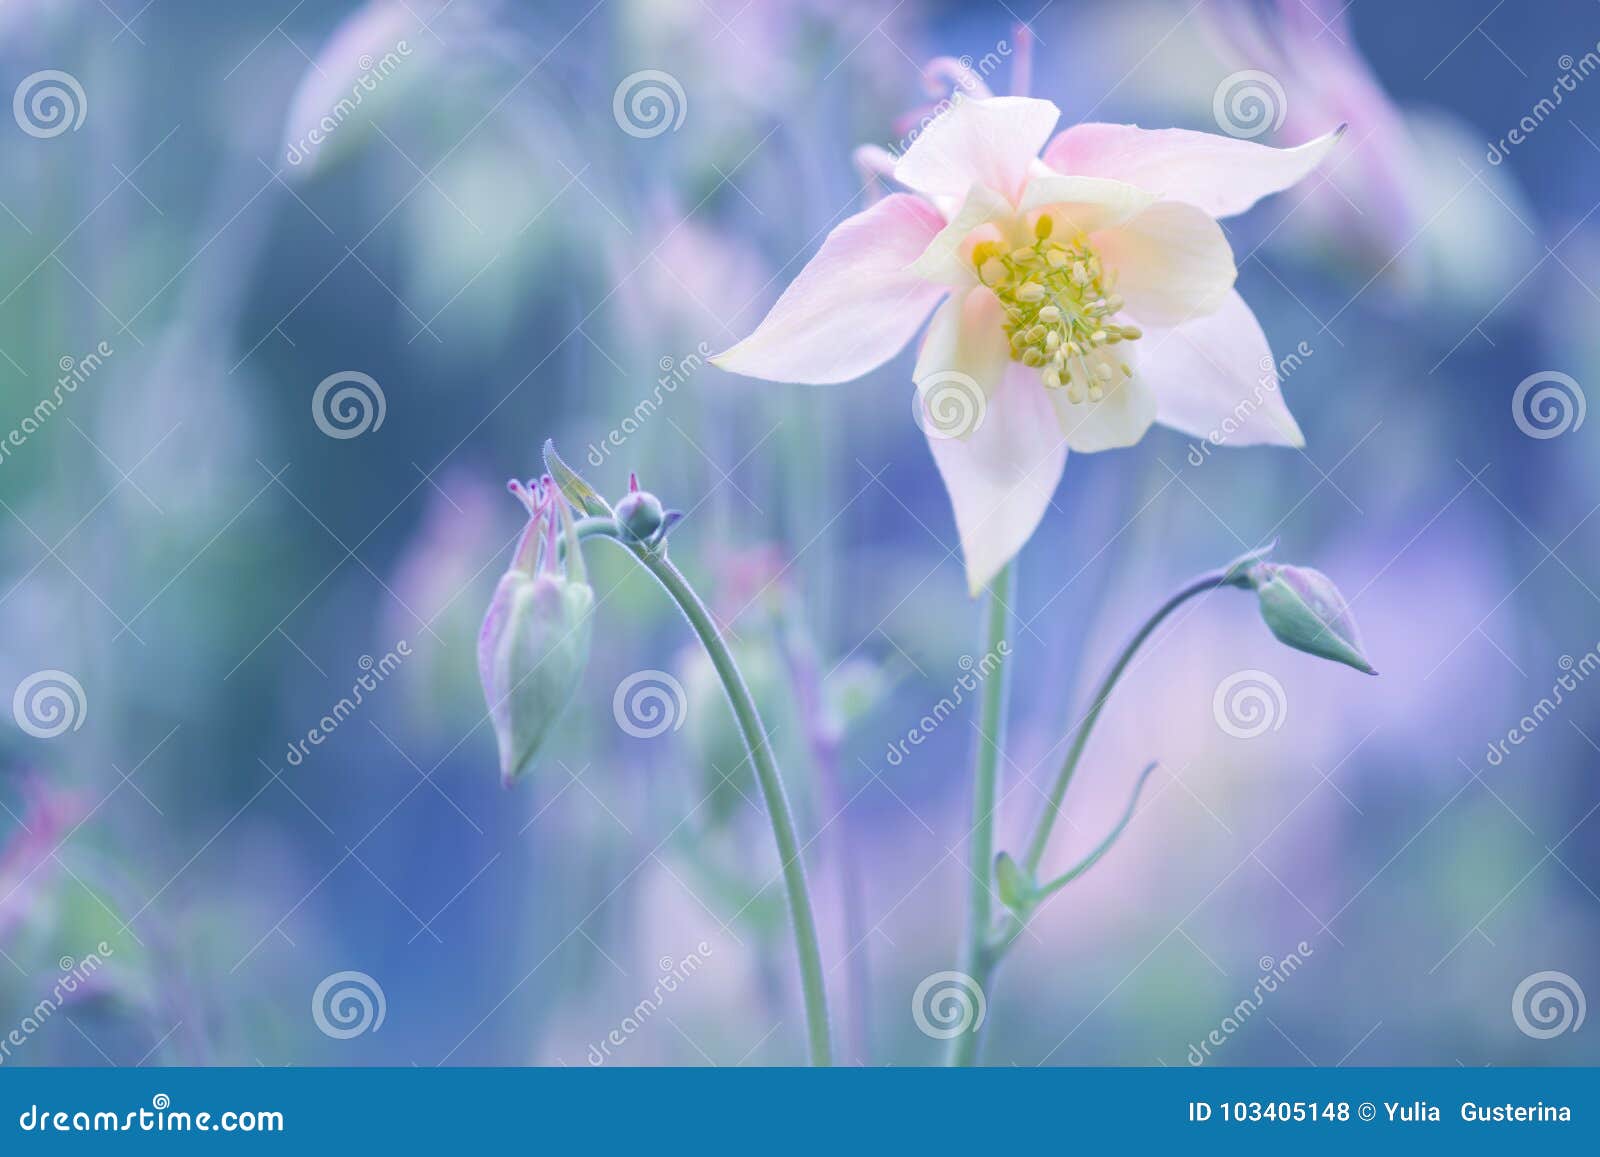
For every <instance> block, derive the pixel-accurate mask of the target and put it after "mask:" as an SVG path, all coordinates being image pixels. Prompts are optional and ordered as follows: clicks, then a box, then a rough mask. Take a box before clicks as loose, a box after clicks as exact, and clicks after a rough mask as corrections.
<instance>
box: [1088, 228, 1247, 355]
mask: <svg viewBox="0 0 1600 1157" xmlns="http://www.w3.org/2000/svg"><path fill="white" fill-rule="evenodd" d="M1090 240H1091V242H1092V243H1093V245H1094V247H1095V249H1096V251H1098V252H1099V254H1100V260H1101V261H1102V262H1103V263H1104V264H1105V265H1106V266H1107V267H1108V268H1110V269H1114V270H1115V271H1116V273H1117V283H1116V291H1117V292H1118V293H1120V294H1121V295H1122V297H1123V299H1124V300H1125V301H1126V302H1127V303H1128V305H1127V308H1128V312H1129V313H1130V314H1132V315H1133V316H1134V317H1135V318H1137V319H1138V320H1139V321H1140V322H1141V323H1142V324H1146V325H1161V326H1174V325H1181V324H1182V323H1184V322H1186V321H1189V320H1190V319H1192V318H1196V317H1201V316H1203V315H1205V314H1208V313H1210V312H1212V311H1213V310H1215V309H1216V308H1217V307H1218V306H1220V305H1221V304H1222V302H1223V300H1224V299H1225V298H1226V297H1227V295H1228V291H1229V290H1230V289H1232V288H1233V282H1234V279H1235V278H1236V277H1237V276H1238V270H1237V269H1236V268H1235V267H1234V264H1233V249H1232V248H1231V247H1230V246H1229V245H1228V239H1227V238H1226V237H1224V236H1223V235H1222V227H1221V226H1220V225H1218V224H1217V223H1216V221H1215V220H1213V219H1212V218H1211V217H1209V216H1208V215H1206V214H1205V213H1204V212H1202V211H1201V210H1199V209H1196V208H1195V207H1194V206H1193V205H1188V204H1185V203H1183V202H1181V201H1158V202H1156V203H1155V204H1154V205H1152V206H1150V208H1148V209H1146V210H1145V211H1144V212H1143V213H1141V214H1139V216H1137V217H1135V218H1134V219H1133V220H1132V221H1129V222H1128V223H1127V224H1126V225H1120V226H1118V227H1117V228H1115V229H1107V230H1106V231H1105V232H1103V233H1097V234H1095V235H1094V236H1093V237H1092V238H1091V239H1090Z"/></svg>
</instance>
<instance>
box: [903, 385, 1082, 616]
mask: <svg viewBox="0 0 1600 1157" xmlns="http://www.w3.org/2000/svg"><path fill="white" fill-rule="evenodd" d="M928 446H929V448H930V449H931V450H932V451H933V460H934V462H935V463H936V464H937V465H938V467H939V474H940V476H941V477H943V478H944V485H945V489H946V490H947V491H949V494H950V505H951V506H952V507H953V508H954V510H955V516H956V529H957V531H958V532H959V533H960V536H961V551H962V554H963V555H964V556H965V557H966V564H967V589H968V590H969V591H970V592H971V593H972V594H974V595H976V594H977V593H978V592H979V591H981V590H982V589H983V588H984V587H985V586H987V585H988V583H989V581H990V580H991V579H992V578H994V576H995V575H996V574H997V573H998V572H999V570H1000V568H1001V567H1002V566H1004V565H1005V564H1006V563H1008V562H1010V561H1011V559H1012V558H1013V557H1014V556H1015V555H1016V553H1017V552H1018V551H1019V550H1021V549H1022V546H1023V544H1024V543H1026V542H1027V541H1028V539H1029V538H1030V537H1032V535H1033V532H1034V529H1035V528H1036V527H1037V526H1038V525H1039V520H1040V519H1041V518H1043V517H1044V512H1045V510H1046V509H1047V508H1048V507H1049V505H1050V498H1051V496H1052V495H1054V494H1055V490H1056V483H1058V482H1059V481H1060V480H1061V470H1062V468H1063V467H1064V466H1065V465H1066V461H1067V444H1066V441H1065V440H1064V439H1063V438H1062V437H1061V434H1060V431H1059V430H1058V429H1057V428H1056V423H1055V420H1054V415H1052V414H1051V412H1050V403H1049V401H1048V400H1046V398H1045V391H1044V387H1043V386H1041V385H1040V384H1039V374H1038V372H1037V371H1036V370H1031V369H1028V368H1027V367H1025V366H1021V365H1015V364H1014V365H1012V366H1011V368H1010V369H1009V370H1007V372H1006V374H1005V376H1004V377H1003V379H1002V380H1001V382H1000V385H999V388H998V389H997V390H995V392H994V395H993V396H992V397H991V398H990V399H989V401H988V404H987V406H986V407H985V409H984V413H983V421H982V422H981V423H980V424H979V426H978V428H977V429H976V430H975V431H974V432H973V433H972V435H971V436H970V437H968V438H965V439H959V438H943V437H938V436H933V435H930V436H929V438H928Z"/></svg>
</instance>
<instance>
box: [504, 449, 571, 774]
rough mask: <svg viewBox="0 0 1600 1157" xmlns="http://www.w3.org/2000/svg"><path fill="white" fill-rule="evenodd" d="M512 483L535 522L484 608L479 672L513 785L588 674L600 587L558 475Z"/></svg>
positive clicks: (523, 538) (527, 530)
mask: <svg viewBox="0 0 1600 1157" xmlns="http://www.w3.org/2000/svg"><path fill="white" fill-rule="evenodd" d="M508 488H509V489H510V490H511V492H512V493H513V494H515V495H516V496H517V498H518V499H519V500H520V501H521V502H522V504H523V506H525V507H526V508H527V510H528V516H529V518H528V527H527V529H526V530H525V531H524V532H523V535H522V539H521V541H520V542H519V543H518V544H517V552H516V555H515V556H514V557H513V558H512V560H511V567H510V569H509V570H507V571H506V573H505V574H504V575H503V576H502V577H501V579H500V585H499V586H497V587H496V588H495V592H494V599H493V600H492V601H491V602H490V604H489V613H488V614H487V615H486V616H484V620H483V630H482V631H481V632H480V633H479V635H478V674H479V677H480V678H481V679H482V681H483V693H484V697H485V698H486V699H487V701H488V704H489V718H490V719H491V720H492V721H493V723H494V731H495V737H496V738H497V739H498V740H499V743H500V777H501V780H502V781H503V782H504V783H505V784H506V785H507V786H510V785H511V784H512V783H513V782H515V781H516V780H517V779H518V778H520V777H521V776H522V775H523V774H524V773H526V772H527V771H528V769H529V768H530V767H531V766H532V765H533V761H534V757H535V756H536V755H537V754H538V752H539V748H540V746H541V745H542V744H543V743H544V740H545V737H546V736H547V735H548V734H549V732H550V729H551V728H552V727H553V726H554V725H555V723H556V721H557V720H558V719H559V718H560V717H561V714H562V712H563V711H564V710H565V709H566V706H567V703H568V702H569V701H570V700H571V699H572V695H573V692H574V691H575V690H576V689H577V686H578V681H579V679H580V678H581V677H582V675H583V669H584V667H585V665H586V664H587V663H588V660H589V639H590V635H591V633H592V620H593V613H594V589H593V588H592V587H590V586H589V584H588V582H587V581H586V580H585V576H584V569H583V555H582V554H581V553H580V551H579V548H578V539H577V534H576V533H575V532H574V530H573V524H572V514H571V511H570V510H569V509H568V507H567V502H566V500H565V499H564V498H563V497H562V495H561V492H560V490H558V489H557V488H556V486H555V484H554V483H553V482H552V481H551V480H550V478H549V477H548V476H547V477H545V478H544V479H542V480H541V481H540V482H539V483H538V484H537V485H536V486H534V487H533V488H531V489H530V488H529V487H525V486H523V485H522V483H520V482H517V481H512V482H510V483H508ZM563 537H564V538H565V547H566V550H565V557H563V552H562V549H561V548H562V545H563V543H562V538H563Z"/></svg>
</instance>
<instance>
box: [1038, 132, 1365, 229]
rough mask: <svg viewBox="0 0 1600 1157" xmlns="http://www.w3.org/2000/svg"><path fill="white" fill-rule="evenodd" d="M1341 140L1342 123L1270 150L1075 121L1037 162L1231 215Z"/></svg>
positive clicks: (1204, 136)
mask: <svg viewBox="0 0 1600 1157" xmlns="http://www.w3.org/2000/svg"><path fill="white" fill-rule="evenodd" d="M1342 135H1344V126H1343V125H1341V126H1339V127H1338V128H1337V129H1335V130H1333V131H1332V132H1331V133H1325V134H1324V135H1322V136H1320V137H1318V138H1317V139H1316V140H1313V141H1309V142H1307V143H1306V144H1303V145H1300V146H1299V147H1297V148H1292V149H1275V148H1272V147H1271V146H1270V145H1262V144H1257V143H1256V142H1255V141H1245V140H1238V139H1236V138H1234V137H1225V136H1219V135H1218V134H1216V133H1197V132H1191V131H1189V130H1188V129H1141V128H1139V127H1138V126H1137V125H1110V124H1081V125H1073V126H1072V127H1071V128H1069V129H1065V130H1063V131H1062V132H1061V133H1058V134H1057V135H1056V138H1055V139H1054V140H1053V141H1051V142H1050V146H1049V148H1047V149H1045V153H1044V162H1045V164H1047V165H1049V166H1050V167H1051V168H1052V169H1055V170H1056V171H1057V172H1060V173H1079V174H1083V175H1085V176H1094V177H1113V178H1115V179H1116V180H1119V181H1127V182H1128V183H1129V184H1133V185H1137V186H1139V188H1141V189H1148V190H1149V191H1150V192H1152V193H1155V194H1157V195H1159V196H1161V197H1164V198H1167V199H1170V200H1174V201H1186V202H1188V203H1189V204H1191V205H1196V206H1198V207H1199V208H1201V209H1204V210H1205V211H1206V212H1207V213H1209V214H1211V215H1212V216H1213V217H1231V216H1233V214H1235V213H1243V212H1244V211H1245V210H1246V209H1248V208H1250V206H1252V205H1254V204H1255V203H1256V202H1257V201H1259V200H1260V199H1261V198H1262V197H1265V196H1267V195H1268V194H1269V193H1279V192H1282V191H1283V190H1284V189H1287V188H1289V187H1290V186H1291V185H1294V184H1295V183H1296V182H1298V181H1300V180H1301V179H1302V178H1303V177H1305V176H1306V175H1307V174H1308V173H1310V172H1311V171H1312V170H1313V169H1315V168H1316V167H1317V166H1318V165H1319V164H1321V163H1322V160H1323V158H1324V157H1326V156H1327V155H1328V153H1329V152H1330V151H1331V150H1332V149H1333V146H1334V145H1335V144H1337V143H1338V141H1339V138H1340V137H1341V136H1342Z"/></svg>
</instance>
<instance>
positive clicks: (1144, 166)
mask: <svg viewBox="0 0 1600 1157" xmlns="http://www.w3.org/2000/svg"><path fill="white" fill-rule="evenodd" d="M1059 118H1060V112H1059V110H1058V109H1057V108H1056V106H1055V105H1053V104H1051V103H1050V102H1049V101H1045V100H1034V99H1030V98H1026V97H991V98H979V99H963V100H960V101H958V102H957V103H956V104H955V105H954V107H952V108H951V109H950V110H949V111H948V112H946V113H944V114H943V115H942V116H940V117H939V118H938V119H937V120H935V121H934V122H933V123H932V124H930V125H929V126H928V128H927V129H926V131H924V132H923V133H922V135H921V136H919V137H918V138H917V140H916V141H915V142H914V143H913V144H912V145H911V147H910V148H909V149H907V150H906V152H905V153H904V154H903V155H902V156H901V157H900V159H899V161H898V163H897V164H896V165H895V166H894V170H893V177H894V179H895V181H897V182H898V183H899V184H901V185H903V186H905V187H906V188H907V189H909V190H911V191H910V192H906V193H894V194H891V195H890V196H887V197H885V198H884V199H883V200H881V201H879V202H877V203H876V204H874V205H873V206H872V207H871V208H869V209H866V210H865V211H863V212H861V213H858V214H856V215H855V216H854V217H851V218H849V219H848V220H846V221H844V222H843V223H841V224H840V225H839V226H838V227H837V228H836V229H834V230H833V232H832V233H830V234H829V235H828V237H827V239H826V240H825V241H824V242H823V243H822V248H821V250H820V251H819V252H818V253H817V255H816V256H815V257H813V258H812V260H811V262H810V263H809V264H808V265H807V266H806V267H805V268H804V269H803V270H801V271H800V275H799V276H798V277H797V278H795V280H794V282H793V284H791V285H790V286H789V288H788V289H787V290H785V291H784V293H783V295H782V296H781V297H779V299H778V301H777V302H776V303H775V304H774V305H773V307H772V309H771V311H770V312H769V313H768V314H767V316H766V318H765V319H764V320H763V321H762V322H761V324H760V325H759V326H757V327H756V330H755V332H754V333H752V334H751V335H750V336H749V337H747V338H746V339H745V340H744V341H742V342H740V343H739V344H738V345H736V346H734V347H733V348H732V349H730V350H727V351H726V352H725V353H722V354H719V355H717V357H715V358H713V359H712V360H713V361H714V362H715V363H716V364H717V365H719V366H721V367H722V368H723V369H726V370H730V371H732V372H734V373H739V374H745V375H748V376H750V377H757V378H765V379H768V380H771V381H782V382H803V383H827V382H843V381H848V380H850V379H852V378H857V377H860V376H861V375H862V374H865V373H867V372H868V371H869V370H872V369H874V368H876V367H877V366H879V365H882V364H883V363H884V362H885V361H887V360H888V359H889V358H891V357H893V356H894V354H895V353H896V352H898V351H899V350H900V349H901V348H902V347H904V346H905V344H906V343H907V342H908V341H910V340H911V338H912V337H913V336H914V335H915V334H916V332H917V330H918V329H919V328H920V327H921V326H922V324H923V321H924V320H925V319H926V318H927V317H928V314H929V312H930V311H931V310H933V308H934V306H936V305H938V306H939V309H938V312H936V313H935V314H934V316H933V321H932V323H931V324H930V325H929V326H928V332H927V335H926V336H925V337H924V339H923V343H922V350H921V353H920V355H919V357H918V359H917V365H916V369H915V371H914V373H913V377H914V378H915V381H916V383H917V389H918V394H919V397H920V405H921V410H922V415H923V420H922V421H921V423H920V424H921V425H922V426H923V428H924V430H925V431H926V432H927V434H928V440H929V445H930V447H931V449H932V451H933V456H934V459H935V461H936V462H937V464H938V467H939V472H940V474H941V475H942V476H943V478H944V482H945V486H946V488H947V489H948V490H949V493H950V500H951V504H952V505H953V507H954V509H955V517H956V526H957V529H958V531H959V532H960V536H961V546H962V550H963V553H964V554H965V556H966V566H967V581H968V585H969V587H970V588H971V590H972V591H973V592H974V593H976V592H977V591H978V590H980V589H981V588H982V587H983V586H984V585H985V584H987V583H988V581H989V580H990V579H991V578H993V577H994V575H995V574H996V572H998V571H999V570H1000V568H1001V567H1002V566H1004V565H1005V564H1006V563H1007V562H1009V561H1010V559H1011V558H1012V557H1013V556H1014V555H1015V554H1016V553H1017V551H1018V550H1020V549H1021V547H1022V545H1023V543H1025V542H1026V541H1027V540H1028V538H1029V536H1031V535H1032V534H1033V531H1034V529H1035V527H1037V526H1038V524H1039V520H1040V518H1041V517H1042V516H1043V514H1044V511H1045V508H1046V507H1047V506H1048V505H1049V502H1050V498H1051V496H1052V494H1053V493H1054V492H1055V488H1056V484H1057V482H1058V481H1059V480H1060V478H1061V471H1062V468H1063V467H1064V465H1065V463H1066V458H1067V451H1068V450H1069V449H1072V450H1077V451H1080V452H1091V451H1096V450H1109V449H1112V448H1114V447H1119V446H1129V445H1132V444H1133V443H1134V442H1137V441H1138V440H1139V439H1140V438H1141V437H1143V435H1144V432H1145V431H1146V430H1147V429H1149V427H1150V425H1151V423H1152V422H1161V423H1162V424H1164V425H1167V426H1171V427H1173V428H1175V429H1178V430H1181V431H1183V432H1184V433H1187V434H1191V435H1194V436H1198V437H1205V436H1207V435H1208V434H1210V433H1212V432H1213V431H1216V430H1219V429H1223V428H1226V429H1228V430H1229V431H1230V433H1229V434H1228V438H1227V441H1228V443H1229V444H1230V445H1246V444H1253V443H1257V444H1258V443H1272V444H1278V445H1289V446H1299V445H1302V444H1303V443H1304V439H1303V438H1302V436H1301V433H1300V429H1299V427H1298V426H1297V425H1296V424H1295V421H1294V418H1293V417H1291V416H1290V414H1289V411H1288V408H1287V407H1286V406H1285V405H1284V403H1283V400H1282V398H1281V396H1280V395H1279V392H1278V390H1277V378H1276V375H1275V372H1274V370H1273V359H1272V354H1271V350H1270V349H1269V347H1268V345H1267V340H1266V337H1265V335H1264V334H1263V333H1262V332H1261V327H1260V325H1259V324H1257V322H1256V319H1255V315H1254V314H1252V313H1251V312H1250V308H1249V306H1247V305H1246V304H1245V303H1244V301H1243V299H1242V298H1240V296H1239V295H1238V293H1236V292H1235V291H1234V288H1233V283H1234V279H1235V278H1236V276H1237V273H1238V271H1237V269H1236V268H1235V266H1234V258H1233V250H1232V249H1231V248H1230V247H1229V245H1228V242H1227V239H1226V238H1225V237H1224V236H1223V233H1222V229H1221V227H1220V226H1219V225H1218V224H1217V218H1219V217H1227V216H1231V215H1233V214H1235V213H1241V212H1243V211H1244V210H1246V209H1248V208H1250V206H1251V205H1253V204H1255V202H1256V201H1257V200H1259V199H1260V198H1261V197H1263V196H1265V195H1267V194H1268V193H1275V192H1278V191H1280V190H1282V189H1286V188H1288V187H1289V186H1291V185H1293V184H1294V183H1295V182H1296V181H1298V180H1300V179H1301V178H1302V177H1304V176H1305V175H1306V174H1307V173H1309V172H1311V170H1312V169H1314V168H1315V167H1316V166H1317V164H1318V163H1319V162H1320V161H1321V160H1322V159H1323V157H1325V156H1326V155H1327V153H1328V151H1329V150H1330V149H1331V148H1332V147H1333V145H1334V143H1335V141H1336V140H1337V139H1338V137H1339V133H1340V131H1342V130H1335V131H1334V132H1331V133H1328V134H1327V135H1326V136H1323V137H1320V138H1318V139H1317V140H1314V141H1312V142H1310V143H1309V144H1305V145H1302V146H1300V147H1299V148H1294V149H1274V148H1269V147H1267V146H1265V145H1260V144H1256V143H1254V142H1251V141H1243V140H1235V139H1233V138H1230V137H1221V136H1214V135H1211V134H1208V133H1197V132H1188V131H1183V130H1178V129H1165V130H1146V129H1141V128H1138V127H1136V126H1133V125H1114V124H1080V125H1075V126H1073V127H1072V128H1069V129H1067V130H1065V131H1064V132H1061V133H1059V134H1057V135H1056V136H1055V137H1054V139H1053V140H1052V139H1051V134H1052V132H1053V131H1054V129H1055V126H1056V122H1057V120H1058V119H1059ZM1047 142H1048V145H1047V144H1046V143H1047ZM1041 148H1042V149H1043V150H1044V151H1043V156H1042V157H1041V156H1040V150H1041ZM941 302H942V303H943V304H942V305H941V304H940V303H941ZM1246 402H1248V405H1242V404H1241V403H1246Z"/></svg>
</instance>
